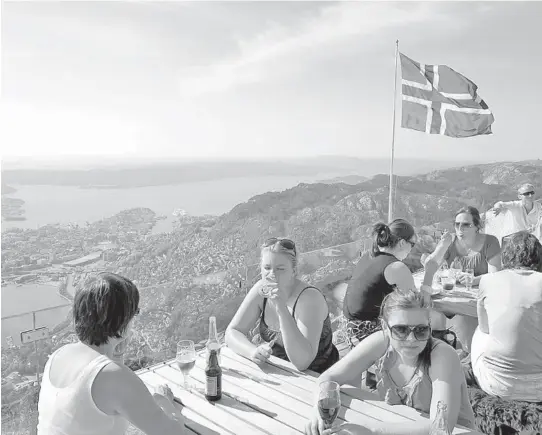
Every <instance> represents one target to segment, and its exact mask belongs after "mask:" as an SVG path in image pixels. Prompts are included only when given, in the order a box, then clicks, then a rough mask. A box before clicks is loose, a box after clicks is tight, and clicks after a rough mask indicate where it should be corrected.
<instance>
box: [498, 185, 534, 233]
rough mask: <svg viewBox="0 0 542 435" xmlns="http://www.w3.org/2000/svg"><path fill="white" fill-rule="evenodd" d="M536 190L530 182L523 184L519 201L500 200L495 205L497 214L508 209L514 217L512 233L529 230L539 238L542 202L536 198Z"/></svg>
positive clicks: (519, 190)
mask: <svg viewBox="0 0 542 435" xmlns="http://www.w3.org/2000/svg"><path fill="white" fill-rule="evenodd" d="M534 195H535V190H534V186H533V185H532V184H530V183H526V184H523V185H522V186H521V187H520V188H519V189H518V199H519V201H508V202H503V201H499V202H497V203H496V204H495V206H494V207H493V212H494V213H495V216H497V215H498V214H500V213H501V212H503V211H508V212H509V213H510V217H511V218H512V224H511V228H513V231H511V233H516V232H518V231H528V232H529V233H531V234H534V235H535V236H536V237H537V238H538V239H539V240H540V236H541V234H540V233H541V228H540V227H541V224H542V203H541V202H540V201H535V200H534Z"/></svg>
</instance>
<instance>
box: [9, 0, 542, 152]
mask: <svg viewBox="0 0 542 435" xmlns="http://www.w3.org/2000/svg"><path fill="white" fill-rule="evenodd" d="M541 16H542V3H539V2H247V1H243V2H205V1H197V2H174V1H170V2H155V1H153V2H128V1H126V2H109V1H99V2H98V1H97V2H79V1H63V2H45V1H39V2H10V1H3V2H2V17H1V25H2V35H1V36H2V39H1V48H2V64H1V74H2V75H1V93H2V95H1V96H2V100H1V103H0V110H1V115H2V119H3V127H2V129H1V133H0V134H1V136H0V137H1V139H0V140H1V144H2V145H0V146H1V149H2V157H3V158H10V157H13V156H34V157H36V156H38V157H39V158H58V157H61V156H67V155H69V156H83V157H84V156H91V155H105V156H111V157H120V158H127V159H130V158H133V159H136V158H140V159H141V158H142V159H145V158H153V159H162V158H163V159H168V158H179V159H207V158H213V159H216V158H219V159H220V158H227V159H252V158H257V159H266V158H273V157H305V156H315V155H346V156H355V157H368V158H369V157H387V156H388V155H389V153H390V147H391V142H392V137H393V134H392V126H393V106H394V74H395V70H394V62H395V41H396V40H397V39H398V40H399V50H400V51H401V52H402V53H404V54H406V55H407V56H409V57H411V58H412V59H414V60H416V61H419V62H422V63H426V64H446V65H448V66H450V67H452V68H453V69H455V70H456V71H458V72H460V73H462V74H463V75H465V76H466V77H468V78H469V79H471V80H472V81H474V82H475V83H476V84H477V85H478V93H479V95H480V96H481V97H482V98H483V99H484V100H485V102H486V103H487V104H488V106H489V108H490V109H491V110H492V111H493V113H494V115H495V122H494V124H493V133H494V134H492V135H488V136H478V137H474V138H468V139H453V138H448V137H444V136H439V135H426V134H424V133H420V132H417V131H413V130H407V129H402V128H400V127H399V125H400V113H401V112H400V110H401V107H400V104H398V105H397V109H396V114H397V121H396V125H397V128H396V133H395V155H396V157H398V158H427V159H431V160H447V159H450V160H454V161H457V160H476V161H481V162H486V161H487V162H493V161H502V160H522V159H531V158H542V144H541V140H540V138H539V137H540V134H539V133H538V132H537V130H536V128H537V126H538V125H539V124H540V119H539V113H540V96H541V95H542V81H541V80H540V76H541V75H542V74H541V73H542V54H541V53H542V49H540V45H539V42H536V41H542V26H541V25H540V17H541ZM536 44H538V46H537V45H536ZM396 98H400V95H396ZM396 101H399V100H398V99H397V100H396Z"/></svg>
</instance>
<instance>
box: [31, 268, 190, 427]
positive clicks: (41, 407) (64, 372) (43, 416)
mask: <svg viewBox="0 0 542 435" xmlns="http://www.w3.org/2000/svg"><path fill="white" fill-rule="evenodd" d="M138 305H139V291H138V290H137V287H136V286H135V285H134V284H133V283H132V282H131V281H130V280H128V279H126V278H124V277H122V276H120V275H117V274H114V273H101V274H99V275H97V276H95V277H93V278H92V279H91V280H90V281H89V282H87V283H85V285H84V287H83V288H82V289H81V290H79V291H78V292H77V293H76V294H75V298H74V301H73V317H74V321H75V333H76V334H77V337H78V338H79V342H77V343H71V344H67V345H65V346H62V347H61V348H60V349H58V350H56V351H55V352H53V354H52V355H51V356H50V357H49V360H48V361H47V364H46V365H45V369H44V371H43V380H42V385H41V391H40V396H39V402H38V413H39V418H38V435H56V434H73V435H76V434H85V435H123V434H124V433H125V431H126V429H127V427H128V422H131V423H132V424H133V425H134V426H136V427H138V428H139V429H141V430H142V431H143V432H144V433H146V434H151V435H152V434H154V435H165V434H171V435H173V434H184V433H186V432H185V431H186V429H185V427H184V419H183V416H182V415H181V414H180V413H179V412H178V410H177V409H176V408H175V407H174V406H173V394H172V393H171V390H170V389H169V388H168V387H167V386H165V385H162V386H160V387H159V388H158V389H157V391H156V392H155V394H154V397H153V395H152V394H151V393H150V392H149V390H148V389H147V387H146V386H145V384H144V383H143V381H141V379H140V378H139V377H138V376H137V375H136V374H135V373H134V372H133V371H132V370H130V369H129V368H128V367H126V366H125V365H123V364H122V363H117V362H115V360H118V358H119V356H122V355H123V354H124V351H125V350H126V347H127V345H128V341H129V338H130V332H131V328H132V321H133V319H134V317H135V316H136V315H137V313H138V312H139V308H138Z"/></svg>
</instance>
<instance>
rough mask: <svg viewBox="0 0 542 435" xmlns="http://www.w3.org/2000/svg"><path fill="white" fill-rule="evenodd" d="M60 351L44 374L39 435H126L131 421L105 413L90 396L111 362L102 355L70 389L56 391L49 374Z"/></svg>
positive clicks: (49, 361)
mask: <svg viewBox="0 0 542 435" xmlns="http://www.w3.org/2000/svg"><path fill="white" fill-rule="evenodd" d="M61 349H62V348H61ZM58 350H60V349H58ZM58 350H57V351H55V352H54V353H53V354H52V355H51V356H50V357H49V360H48V361H47V364H45V369H44V371H43V381H42V385H41V390H40V397H39V402H38V413H39V418H38V435H124V433H125V432H126V429H127V428H128V421H126V420H125V419H124V418H123V417H121V416H117V415H107V414H105V413H103V412H102V411H101V410H100V409H98V407H97V406H96V404H95V403H94V400H93V399H92V393H91V389H92V384H93V383H94V379H95V378H96V375H97V374H98V373H99V372H100V371H101V370H102V369H103V368H104V367H105V366H106V365H107V364H109V363H111V362H112V361H111V360H110V359H109V358H107V357H106V356H105V355H100V356H98V357H96V358H94V359H93V360H92V361H91V362H90V363H89V364H88V365H87V366H86V367H85V368H84V369H83V370H82V371H81V373H80V374H79V376H78V377H77V379H75V380H74V381H73V382H72V383H71V384H70V385H68V386H66V387H64V388H57V387H55V386H53V385H52V384H51V380H50V378H49V370H50V366H51V361H52V360H53V358H54V357H55V355H56V354H57V352H58Z"/></svg>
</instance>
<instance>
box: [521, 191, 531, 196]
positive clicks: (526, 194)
mask: <svg viewBox="0 0 542 435" xmlns="http://www.w3.org/2000/svg"><path fill="white" fill-rule="evenodd" d="M520 195H523V196H533V195H534V192H532V191H531V192H525V193H520Z"/></svg>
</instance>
